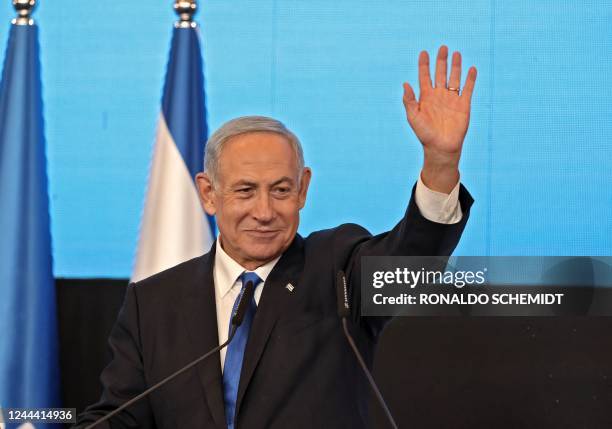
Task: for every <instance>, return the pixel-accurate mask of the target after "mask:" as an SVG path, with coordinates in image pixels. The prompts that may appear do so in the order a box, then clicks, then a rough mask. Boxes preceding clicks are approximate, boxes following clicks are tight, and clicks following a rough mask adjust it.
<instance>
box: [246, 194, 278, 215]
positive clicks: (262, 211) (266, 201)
mask: <svg viewBox="0 0 612 429" xmlns="http://www.w3.org/2000/svg"><path fill="white" fill-rule="evenodd" d="M251 215H252V216H253V217H254V218H255V219H257V220H258V221H259V222H270V221H271V220H272V219H273V218H274V209H273V207H272V199H271V198H270V195H269V194H268V193H266V192H260V193H258V195H257V198H256V199H255V207H254V208H253V211H252V213H251Z"/></svg>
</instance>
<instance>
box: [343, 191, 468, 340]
mask: <svg viewBox="0 0 612 429" xmlns="http://www.w3.org/2000/svg"><path fill="white" fill-rule="evenodd" d="M473 202H474V200H473V199H472V197H471V195H470V194H469V192H468V191H467V189H465V187H464V186H463V185H460V189H459V204H460V206H461V210H462V212H463V216H462V218H461V221H459V222H458V223H454V224H442V223H437V222H432V221H430V220H428V219H426V218H425V217H423V215H422V214H421V212H420V211H419V208H418V206H417V204H416V201H415V188H414V187H413V189H412V196H411V198H410V202H409V204H408V208H407V210H406V213H405V215H404V217H403V218H402V220H401V221H400V222H399V223H398V224H397V225H396V226H395V227H394V228H393V229H392V230H391V231H388V232H386V233H383V234H380V235H376V236H373V237H372V236H370V235H369V233H368V235H367V236H364V233H363V232H362V237H361V238H360V239H359V240H358V244H357V245H356V246H355V247H354V248H353V251H352V253H351V255H350V258H349V259H348V262H347V264H346V268H345V271H346V273H347V276H348V280H349V284H350V285H351V288H350V300H351V308H352V313H351V316H352V317H353V320H354V322H355V323H357V324H359V325H360V326H361V327H362V328H363V329H364V331H365V333H366V334H368V336H370V337H371V338H373V339H375V338H376V337H377V336H378V335H379V334H380V332H381V331H382V329H383V328H384V326H385V324H386V323H387V322H388V321H389V319H390V318H389V317H361V315H360V310H361V258H362V257H364V256H450V255H451V254H452V252H453V251H454V250H455V247H456V246H457V244H458V243H459V238H460V237H461V234H462V233H463V230H464V228H465V225H466V223H467V220H468V217H469V214H470V207H471V206H472V204H473ZM362 231H364V232H365V233H367V231H365V230H363V229H362Z"/></svg>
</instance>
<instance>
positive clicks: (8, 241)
mask: <svg viewBox="0 0 612 429" xmlns="http://www.w3.org/2000/svg"><path fill="white" fill-rule="evenodd" d="M38 49H39V47H38V27H37V26H36V25H34V24H33V22H32V21H29V22H28V20H26V22H25V23H24V22H21V23H18V21H16V22H14V23H13V24H12V25H11V29H10V34H9V39H8V45H7V49H6V57H5V60H4V66H3V71H2V80H1V81H0V201H1V208H0V237H1V238H0V408H43V407H57V406H59V398H60V393H59V366H58V335H57V318H56V305H55V282H54V279H53V268H52V258H51V232H50V217H49V195H48V189H47V160H46V156H45V137H44V130H43V128H44V124H43V111H42V95H41V81H40V61H39V54H38ZM8 427H13V425H9V426H8ZM30 427H31V426H30ZM44 427H50V426H48V425H44V424H36V428H37V429H39V428H44Z"/></svg>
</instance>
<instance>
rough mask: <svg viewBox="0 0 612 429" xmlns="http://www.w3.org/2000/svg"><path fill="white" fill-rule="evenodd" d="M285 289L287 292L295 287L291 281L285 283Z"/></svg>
mask: <svg viewBox="0 0 612 429" xmlns="http://www.w3.org/2000/svg"><path fill="white" fill-rule="evenodd" d="M285 289H287V290H288V291H289V292H293V289H295V287H294V286H293V285H292V284H291V283H287V286H285Z"/></svg>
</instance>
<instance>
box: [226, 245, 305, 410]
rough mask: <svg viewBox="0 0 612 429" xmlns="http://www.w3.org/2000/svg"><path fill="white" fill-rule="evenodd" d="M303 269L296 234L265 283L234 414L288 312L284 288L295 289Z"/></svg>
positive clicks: (243, 368)
mask: <svg viewBox="0 0 612 429" xmlns="http://www.w3.org/2000/svg"><path fill="white" fill-rule="evenodd" d="M303 268H304V249H303V239H302V237H300V236H299V235H298V234H296V236H295V239H294V240H293V242H292V243H291V246H289V248H288V249H287V250H286V251H285V253H284V254H283V256H282V257H281V259H280V260H279V261H278V263H277V264H276V266H275V267H274V269H273V270H272V272H271V273H270V275H269V276H268V278H267V279H266V283H265V287H264V289H263V293H262V294H261V298H260V300H259V305H258V307H257V313H256V314H255V318H254V319H253V325H252V326H251V332H250V334H249V340H248V342H247V345H246V350H245V353H244V360H243V362H242V372H241V373H240V383H239V385H238V398H237V400H236V414H238V412H239V411H240V405H241V404H242V400H243V399H244V395H245V393H246V390H247V387H248V385H249V383H250V381H251V378H252V377H253V373H254V372H255V368H256V367H257V364H258V363H259V359H260V358H261V355H262V353H263V351H264V348H265V346H266V343H267V342H268V338H269V337H270V333H271V332H272V328H273V327H274V325H275V324H276V320H277V319H278V317H279V316H280V315H281V314H282V313H283V311H284V310H285V309H286V308H287V306H288V304H289V302H290V299H291V297H292V296H293V294H292V293H290V292H289V291H288V290H287V289H286V286H287V285H288V284H289V283H291V284H292V285H297V281H298V279H299V278H300V276H301V273H302V269H303ZM291 287H293V286H291Z"/></svg>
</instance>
